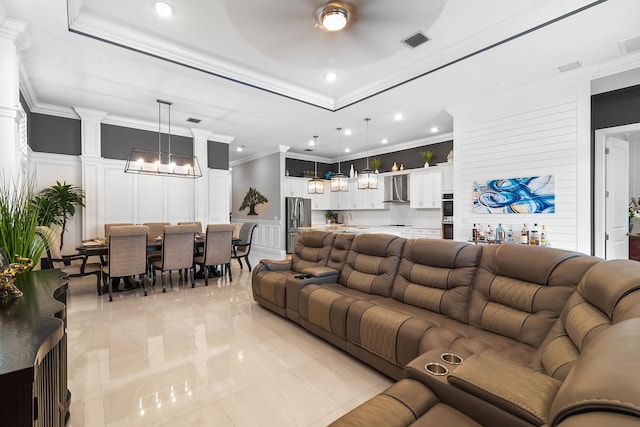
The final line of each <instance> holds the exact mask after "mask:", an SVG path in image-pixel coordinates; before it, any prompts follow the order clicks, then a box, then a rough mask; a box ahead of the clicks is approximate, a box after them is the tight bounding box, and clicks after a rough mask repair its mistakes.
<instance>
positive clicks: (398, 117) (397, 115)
mask: <svg viewBox="0 0 640 427" xmlns="http://www.w3.org/2000/svg"><path fill="white" fill-rule="evenodd" d="M402 119H404V116H403V115H402V113H396V114H395V116H393V120H396V121H399V120H402Z"/></svg>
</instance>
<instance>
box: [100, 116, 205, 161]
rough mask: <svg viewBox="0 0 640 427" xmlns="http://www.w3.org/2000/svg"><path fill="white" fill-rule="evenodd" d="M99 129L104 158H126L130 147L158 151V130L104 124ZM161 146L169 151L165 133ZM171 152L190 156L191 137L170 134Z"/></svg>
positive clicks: (191, 148)
mask: <svg viewBox="0 0 640 427" xmlns="http://www.w3.org/2000/svg"><path fill="white" fill-rule="evenodd" d="M100 131H101V138H102V157H104V158H107V159H118V160H127V159H128V158H129V153H130V152H131V149H132V148H140V149H142V150H149V151H158V132H151V131H147V130H140V129H132V128H126V127H122V126H115V125H105V124H103V125H102V126H101V127H100ZM161 146H162V151H165V152H166V151H169V143H168V135H167V134H164V133H163V134H162V144H161ZM171 152H172V153H174V154H184V155H187V156H192V155H193V138H187V137H184V136H178V135H171ZM200 167H204V166H203V165H200Z"/></svg>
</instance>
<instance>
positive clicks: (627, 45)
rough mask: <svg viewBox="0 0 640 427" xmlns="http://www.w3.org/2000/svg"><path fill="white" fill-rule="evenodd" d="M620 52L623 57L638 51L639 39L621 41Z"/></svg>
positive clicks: (639, 47) (639, 48) (639, 46)
mask: <svg viewBox="0 0 640 427" xmlns="http://www.w3.org/2000/svg"><path fill="white" fill-rule="evenodd" d="M620 50H621V51H622V54H623V55H626V54H629V53H633V52H636V51H638V50H640V37H634V38H632V39H629V40H624V41H621V42H620Z"/></svg>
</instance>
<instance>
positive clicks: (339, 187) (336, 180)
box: [331, 128, 349, 192]
mask: <svg viewBox="0 0 640 427" xmlns="http://www.w3.org/2000/svg"><path fill="white" fill-rule="evenodd" d="M336 130H337V131H338V147H339V148H340V150H342V147H340V131H341V130H342V128H336ZM331 191H334V192H335V191H349V178H347V177H346V176H345V175H344V174H343V173H342V172H341V171H340V152H338V173H337V174H335V175H333V176H332V177H331Z"/></svg>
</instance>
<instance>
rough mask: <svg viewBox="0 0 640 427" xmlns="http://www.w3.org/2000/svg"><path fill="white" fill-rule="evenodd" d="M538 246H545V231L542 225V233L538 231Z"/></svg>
mask: <svg viewBox="0 0 640 427" xmlns="http://www.w3.org/2000/svg"><path fill="white" fill-rule="evenodd" d="M540 246H547V231H546V230H545V229H544V224H542V231H540Z"/></svg>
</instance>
